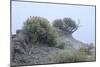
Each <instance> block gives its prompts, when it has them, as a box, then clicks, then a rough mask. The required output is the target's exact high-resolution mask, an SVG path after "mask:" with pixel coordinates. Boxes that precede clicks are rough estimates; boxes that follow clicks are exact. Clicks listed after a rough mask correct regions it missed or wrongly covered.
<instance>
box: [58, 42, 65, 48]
mask: <svg viewBox="0 0 100 67" xmlns="http://www.w3.org/2000/svg"><path fill="white" fill-rule="evenodd" d="M64 47H65V43H64V42H61V43H60V44H58V45H57V48H60V49H64Z"/></svg>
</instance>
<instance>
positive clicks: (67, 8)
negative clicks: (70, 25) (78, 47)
mask: <svg viewBox="0 0 100 67" xmlns="http://www.w3.org/2000/svg"><path fill="white" fill-rule="evenodd" d="M29 16H41V17H44V18H47V19H48V20H49V21H50V22H52V21H53V20H55V19H58V18H64V17H70V18H72V19H73V20H75V21H76V23H78V19H80V27H79V29H78V30H77V31H76V32H74V33H73V37H74V38H76V39H77V40H80V41H82V42H85V43H90V42H93V43H95V7H94V6H80V5H63V4H47V3H32V2H18V1H13V2H12V33H13V34H15V32H16V30H17V29H21V28H22V26H23V23H24V21H25V20H26V19H27V18H28V17H29Z"/></svg>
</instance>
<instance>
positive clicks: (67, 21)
mask: <svg viewBox="0 0 100 67" xmlns="http://www.w3.org/2000/svg"><path fill="white" fill-rule="evenodd" d="M53 26H54V27H56V28H58V29H60V30H62V31H65V32H68V33H73V32H75V31H76V30H77V29H78V27H79V26H78V24H76V22H75V21H74V20H72V19H71V18H64V19H56V20H54V21H53Z"/></svg>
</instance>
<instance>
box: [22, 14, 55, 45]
mask: <svg viewBox="0 0 100 67" xmlns="http://www.w3.org/2000/svg"><path fill="white" fill-rule="evenodd" d="M55 32H56V31H55V30H54V29H53V28H52V27H51V26H50V24H49V21H48V20H47V19H45V18H43V17H37V16H33V17H29V18H28V19H27V20H26V21H25V23H24V26H23V33H24V35H25V38H26V41H27V42H28V43H34V44H36V43H42V44H47V45H49V46H54V45H56V33H55Z"/></svg>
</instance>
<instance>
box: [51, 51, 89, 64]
mask: <svg viewBox="0 0 100 67" xmlns="http://www.w3.org/2000/svg"><path fill="white" fill-rule="evenodd" d="M51 59H52V60H53V61H54V62H55V63H63V62H81V61H87V60H86V59H87V55H86V54H85V53H83V52H79V51H76V52H75V51H69V52H68V51H62V52H59V53H58V54H54V55H52V58H51Z"/></svg>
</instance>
